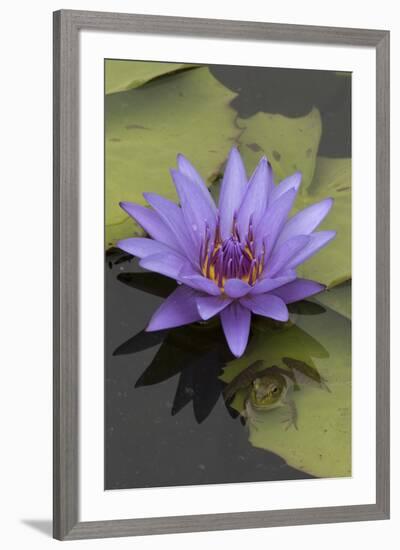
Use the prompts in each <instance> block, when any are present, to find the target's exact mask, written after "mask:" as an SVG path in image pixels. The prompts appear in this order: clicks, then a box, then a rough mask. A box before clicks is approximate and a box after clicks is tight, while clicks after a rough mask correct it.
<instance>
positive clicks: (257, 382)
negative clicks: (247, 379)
mask: <svg viewBox="0 0 400 550" xmlns="http://www.w3.org/2000/svg"><path fill="white" fill-rule="evenodd" d="M285 392H286V382H285V379H284V378H283V376H272V375H266V376H262V377H259V378H255V379H254V380H253V385H252V389H251V394H250V400H251V403H252V405H253V406H254V407H255V408H256V409H268V408H270V407H271V406H273V405H275V404H276V403H278V401H279V400H280V399H281V398H282V397H283V395H284V393H285Z"/></svg>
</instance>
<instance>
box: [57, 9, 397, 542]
mask: <svg viewBox="0 0 400 550" xmlns="http://www.w3.org/2000/svg"><path fill="white" fill-rule="evenodd" d="M81 30H94V31H96V30H99V31H100V30H103V31H113V32H132V33H156V34H165V35H167V34H174V35H180V36H188V35H190V36H199V37H213V38H220V39H224V38H232V39H241V40H246V39H252V40H281V41H290V42H303V43H311V44H318V43H319V44H321V43H323V44H341V45H347V46H351V45H354V46H367V47H372V48H375V50H376V67H377V71H376V107H377V110H376V138H377V158H376V160H377V163H376V185H377V204H376V209H377V210H376V211H377V250H376V253H377V271H376V274H377V325H376V326H377V333H376V337H377V352H376V362H377V363H376V364H377V373H376V392H377V393H376V399H377V401H376V404H377V416H376V422H377V437H376V503H374V504H365V505H356V506H337V507H327V508H311V509H310V508H308V509H307V508H306V509H289V510H277V511H265V512H264V511H263V512H243V513H231V514H207V515H196V516H176V517H158V518H148V519H127V520H114V521H93V522H79V509H78V488H79V472H78V452H79V449H78V415H79V411H78V391H79V386H78V346H79V341H78V312H79V309H78V308H79V299H78V298H79V286H78V250H79V223H78V221H79V220H78V212H79V178H78V167H79V142H78V139H79V131H78V130H79V110H78V105H79V32H80V31H81ZM389 321H390V317H389V32H388V31H382V30H364V29H345V28H332V27H311V26H303V25H282V24H270V23H255V22H246V21H222V20H213V19H192V18H181V17H163V16H153V15H129V14H122V13H105V12H85V11H70V10H61V11H58V12H55V13H54V537H55V538H57V539H60V540H73V539H82V538H100V537H101V538H103V537H121V536H130V535H149V534H160V533H183V532H196V531H211V530H220V529H248V528H254V527H270V526H284V525H301V524H311V523H334V522H347V521H366V520H377V519H387V518H389V501H390V497H389Z"/></svg>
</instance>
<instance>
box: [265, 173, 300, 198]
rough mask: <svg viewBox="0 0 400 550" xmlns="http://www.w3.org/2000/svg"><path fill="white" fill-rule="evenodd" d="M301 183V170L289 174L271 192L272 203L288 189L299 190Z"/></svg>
mask: <svg viewBox="0 0 400 550" xmlns="http://www.w3.org/2000/svg"><path fill="white" fill-rule="evenodd" d="M300 184H301V172H295V173H294V174H292V175H291V176H288V177H287V178H285V179H284V180H282V181H281V182H280V184H279V185H277V186H276V187H275V188H274V190H273V191H272V194H271V203H274V202H275V201H276V200H277V199H279V197H281V196H282V195H283V194H284V193H286V191H290V189H294V190H295V191H296V192H297V191H298V189H299V187H300Z"/></svg>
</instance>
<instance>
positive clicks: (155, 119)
mask: <svg viewBox="0 0 400 550" xmlns="http://www.w3.org/2000/svg"><path fill="white" fill-rule="evenodd" d="M233 97H235V94H234V93H233V92H231V91H230V90H228V89H227V88H225V87H224V86H222V85H221V84H220V83H219V82H218V81H217V80H216V79H215V78H214V77H213V76H212V75H211V73H210V71H209V70H208V68H206V67H201V68H198V69H193V70H190V71H181V72H178V73H175V74H172V75H168V76H165V77H163V78H159V79H155V80H153V81H151V82H149V83H148V84H146V86H142V87H140V88H136V89H133V90H130V91H128V92H120V93H117V94H111V95H108V96H106V98H105V102H106V111H105V112H106V135H105V141H106V144H105V146H106V246H107V247H108V246H110V245H112V244H113V243H115V241H116V240H117V239H119V238H124V237H128V236H133V235H137V234H140V229H139V228H138V226H136V225H135V223H134V222H133V221H131V220H129V219H128V218H127V216H126V214H125V213H124V212H123V211H122V210H121V209H120V207H119V206H118V203H119V202H120V201H133V202H139V203H141V204H145V201H144V199H143V197H142V193H143V192H144V191H154V192H157V193H160V194H162V195H164V196H166V197H168V198H170V199H172V200H177V197H176V194H175V190H174V187H173V185H172V182H171V179H170V175H169V169H170V168H171V167H174V166H175V165H176V155H177V153H183V154H184V155H185V156H187V157H188V158H189V159H190V160H191V162H192V163H193V164H194V165H195V166H196V168H197V169H198V171H199V172H200V174H201V175H202V176H203V177H204V179H205V180H206V181H207V182H208V183H211V182H212V181H213V179H215V174H216V173H218V172H219V171H220V167H221V164H222V163H223V162H224V161H225V159H226V157H227V154H228V152H229V149H230V148H231V147H232V144H233V142H234V141H235V140H236V139H237V137H238V135H239V133H240V130H239V129H238V128H237V127H236V125H235V116H236V114H235V111H234V110H233V109H232V108H231V107H230V105H229V104H230V101H231V100H232V98H233Z"/></svg>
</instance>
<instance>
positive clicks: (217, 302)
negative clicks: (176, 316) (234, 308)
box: [196, 294, 232, 321]
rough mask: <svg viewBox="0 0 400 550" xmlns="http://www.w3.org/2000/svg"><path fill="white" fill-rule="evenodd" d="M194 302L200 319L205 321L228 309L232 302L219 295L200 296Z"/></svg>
mask: <svg viewBox="0 0 400 550" xmlns="http://www.w3.org/2000/svg"><path fill="white" fill-rule="evenodd" d="M196 302H197V310H198V312H199V315H200V317H201V318H202V319H203V320H204V321H207V320H208V319H211V317H214V315H217V313H220V312H221V311H222V310H223V309H225V308H226V307H228V306H229V304H231V303H232V300H231V299H230V298H227V297H226V296H224V295H223V294H220V296H200V297H198V298H197V299H196Z"/></svg>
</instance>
